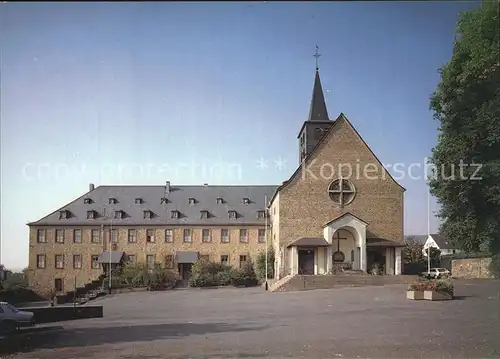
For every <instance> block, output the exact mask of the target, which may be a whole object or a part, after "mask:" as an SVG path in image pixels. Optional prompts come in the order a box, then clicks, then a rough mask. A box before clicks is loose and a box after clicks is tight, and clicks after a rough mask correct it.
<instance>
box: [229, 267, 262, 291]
mask: <svg viewBox="0 0 500 359" xmlns="http://www.w3.org/2000/svg"><path fill="white" fill-rule="evenodd" d="M257 283H258V279H257V276H256V274H255V271H254V268H253V265H252V263H247V264H246V265H245V266H244V267H243V268H241V269H234V270H233V271H232V277H231V284H232V285H235V286H241V285H244V286H245V287H249V286H253V285H256V284H257Z"/></svg>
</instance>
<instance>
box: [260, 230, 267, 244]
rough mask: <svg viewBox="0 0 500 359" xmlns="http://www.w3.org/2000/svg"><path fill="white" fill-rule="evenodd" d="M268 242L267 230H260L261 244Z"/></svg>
mask: <svg viewBox="0 0 500 359" xmlns="http://www.w3.org/2000/svg"><path fill="white" fill-rule="evenodd" d="M265 242H266V230H265V229H263V228H260V229H259V243H265Z"/></svg>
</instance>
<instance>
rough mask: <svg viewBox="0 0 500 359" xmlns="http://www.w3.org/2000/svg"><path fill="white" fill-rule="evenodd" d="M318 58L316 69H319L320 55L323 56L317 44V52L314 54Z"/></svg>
mask: <svg viewBox="0 0 500 359" xmlns="http://www.w3.org/2000/svg"><path fill="white" fill-rule="evenodd" d="M313 56H314V57H315V58H316V70H319V57H320V56H321V55H320V53H319V46H318V45H316V52H315V53H314V55H313Z"/></svg>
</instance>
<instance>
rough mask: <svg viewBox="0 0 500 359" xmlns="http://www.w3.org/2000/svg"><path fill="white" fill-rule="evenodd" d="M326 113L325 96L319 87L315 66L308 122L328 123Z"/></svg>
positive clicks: (317, 72)
mask: <svg viewBox="0 0 500 359" xmlns="http://www.w3.org/2000/svg"><path fill="white" fill-rule="evenodd" d="M328 120H330V119H329V118H328V111H327V110H326V103H325V96H324V95H323V88H322V87H321V80H320V78H319V68H318V65H316V75H315V76H314V87H313V93H312V99H311V107H310V108H309V119H308V121H328Z"/></svg>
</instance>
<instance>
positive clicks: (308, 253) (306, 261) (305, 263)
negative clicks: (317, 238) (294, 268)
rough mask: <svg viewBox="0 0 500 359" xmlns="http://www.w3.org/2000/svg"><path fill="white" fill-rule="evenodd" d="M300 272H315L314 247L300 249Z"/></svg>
mask: <svg viewBox="0 0 500 359" xmlns="http://www.w3.org/2000/svg"><path fill="white" fill-rule="evenodd" d="M299 274H306V275H312V274H314V249H299Z"/></svg>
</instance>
